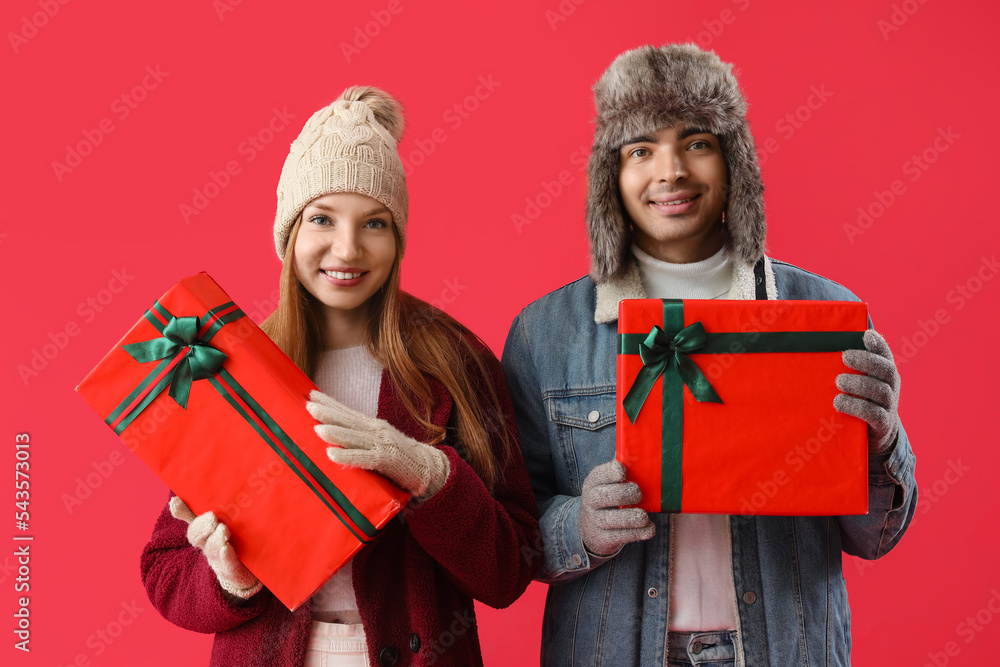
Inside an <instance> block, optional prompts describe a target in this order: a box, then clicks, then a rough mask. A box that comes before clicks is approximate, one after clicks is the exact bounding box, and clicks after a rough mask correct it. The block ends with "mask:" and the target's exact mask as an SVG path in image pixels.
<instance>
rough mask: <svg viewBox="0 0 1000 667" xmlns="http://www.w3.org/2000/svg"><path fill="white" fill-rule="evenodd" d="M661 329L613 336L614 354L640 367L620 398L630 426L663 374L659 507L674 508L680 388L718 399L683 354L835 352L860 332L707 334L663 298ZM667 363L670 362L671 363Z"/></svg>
mask: <svg viewBox="0 0 1000 667" xmlns="http://www.w3.org/2000/svg"><path fill="white" fill-rule="evenodd" d="M662 301H663V327H662V328H661V327H660V326H654V327H653V328H652V329H651V330H650V332H649V333H648V334H630V333H625V334H618V353H619V354H638V355H639V357H640V358H641V359H642V364H643V366H642V368H641V369H640V370H639V373H638V375H637V376H636V379H635V381H634V382H633V383H632V386H631V387H630V388H629V390H628V393H627V394H626V395H625V398H624V399H623V400H622V407H623V408H624V409H625V414H626V415H627V416H628V418H629V420H631V422H632V423H633V424H634V423H635V420H636V417H638V415H639V411H640V409H641V408H642V406H643V404H644V403H645V402H646V398H647V397H648V396H649V392H650V391H651V390H652V388H653V385H654V384H655V383H656V380H657V378H659V377H662V378H663V416H662V423H663V426H662V431H661V441H662V452H663V453H662V457H661V460H660V466H661V470H660V479H661V483H660V485H661V488H660V511H661V512H680V511H681V496H682V491H683V489H682V478H681V464H682V462H683V450H682V447H683V439H684V394H683V391H684V387H685V386H687V387H688V389H690V390H691V394H692V395H693V396H694V397H695V399H696V400H697V401H699V402H710V403H722V399H720V398H719V395H718V394H717V393H716V392H715V389H714V388H713V387H712V385H711V383H709V381H708V378H706V377H705V375H704V374H703V373H702V372H701V369H700V368H698V366H697V364H695V363H694V362H693V361H691V359H689V358H688V357H687V355H688V354H693V353H699V354H724V353H729V354H744V353H760V352H841V351H843V350H863V349H865V344H864V340H863V336H864V332H863V331H776V332H756V331H754V332H724V333H708V332H706V331H705V327H704V326H703V325H702V323H701V322H695V323H694V324H691V325H689V326H684V302H683V301H682V300H680V299H663V300H662ZM671 362H673V363H671Z"/></svg>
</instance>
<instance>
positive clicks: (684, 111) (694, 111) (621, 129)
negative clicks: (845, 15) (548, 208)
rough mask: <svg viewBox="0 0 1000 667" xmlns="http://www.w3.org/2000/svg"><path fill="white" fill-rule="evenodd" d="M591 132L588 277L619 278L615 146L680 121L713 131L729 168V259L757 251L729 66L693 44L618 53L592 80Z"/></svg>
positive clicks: (755, 171) (754, 196)
mask: <svg viewBox="0 0 1000 667" xmlns="http://www.w3.org/2000/svg"><path fill="white" fill-rule="evenodd" d="M594 102H595V105H596V107H597V120H596V123H597V130H596V133H595V135H594V145H593V148H592V150H591V155H590V159H589V161H588V163H587V177H588V192H587V229H588V231H589V234H590V256H591V271H590V275H591V277H592V278H593V279H594V280H595V281H596V282H598V283H601V282H604V281H607V280H609V279H611V278H620V277H621V276H622V275H623V274H624V273H625V271H626V269H627V267H628V263H629V261H628V258H629V253H630V250H629V248H630V245H631V243H632V233H631V231H630V229H629V224H628V223H627V222H626V219H627V214H626V213H625V209H624V206H623V204H622V200H621V194H620V190H619V185H618V179H619V171H620V157H619V150H620V149H621V147H622V146H623V145H624V144H625V142H626V141H628V140H629V139H632V138H634V137H637V136H642V135H648V134H652V133H654V132H656V131H657V130H659V129H662V128H664V127H671V126H673V125H676V124H678V123H684V124H685V125H686V126H687V127H697V128H699V129H702V130H706V131H708V132H711V133H712V134H714V135H716V136H717V137H718V138H719V142H720V145H721V147H722V154H723V158H724V159H725V162H726V168H727V169H728V172H729V188H728V197H727V200H726V208H725V216H726V226H725V228H726V242H727V244H728V246H729V248H730V249H731V251H732V252H733V253H734V255H735V257H736V258H738V259H739V260H742V261H745V262H750V263H752V262H755V261H757V260H758V259H760V257H761V256H762V255H763V254H764V240H765V237H766V235H767V223H766V222H765V219H764V184H763V182H762V181H761V177H760V165H759V164H758V163H757V149H756V146H755V144H754V140H753V136H752V135H751V134H750V126H749V124H748V123H747V119H746V101H745V100H744V98H743V94H742V92H741V91H740V88H739V84H738V82H737V81H736V77H735V75H734V74H733V73H732V65H730V64H728V63H724V62H722V61H721V60H720V59H719V57H718V56H716V55H715V53H713V52H707V51H702V50H701V49H699V48H698V47H697V46H695V45H694V44H669V45H666V46H663V47H660V48H656V47H653V46H643V47H640V48H637V49H634V50H631V51H626V52H625V53H623V54H621V55H620V56H618V57H617V58H615V60H614V62H612V63H611V65H610V66H609V67H608V69H607V70H606V71H605V72H604V74H603V75H602V76H601V78H600V80H599V81H598V82H597V84H596V85H595V86H594Z"/></svg>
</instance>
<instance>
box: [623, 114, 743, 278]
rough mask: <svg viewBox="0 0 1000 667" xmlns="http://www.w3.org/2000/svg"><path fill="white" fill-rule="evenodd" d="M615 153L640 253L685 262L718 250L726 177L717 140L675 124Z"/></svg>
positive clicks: (637, 138)
mask: <svg viewBox="0 0 1000 667" xmlns="http://www.w3.org/2000/svg"><path fill="white" fill-rule="evenodd" d="M619 154H620V166H621V173H620V176H619V179H618V186H619V189H620V192H621V198H622V202H623V203H624V204H625V211H626V212H627V213H628V216H629V218H631V220H632V226H633V233H634V236H633V238H634V240H635V244H636V245H637V246H639V248H640V249H642V250H643V251H645V252H647V253H649V254H650V255H652V256H653V257H656V258H657V259H661V260H663V261H667V262H674V263H689V262H697V261H699V260H702V259H707V258H708V257H711V256H712V255H714V254H715V253H716V252H717V251H718V250H719V249H721V248H722V246H723V244H724V243H725V235H724V233H723V227H722V212H723V210H724V209H725V205H726V190H727V187H728V180H729V174H728V171H727V170H726V162H725V160H724V159H723V157H722V146H721V145H720V144H719V138H718V137H716V136H715V135H714V134H712V133H710V132H705V131H702V130H700V129H698V128H688V127H685V125H684V124H683V123H680V124H678V125H674V126H672V127H665V128H662V129H660V130H657V131H656V132H655V133H653V134H652V135H651V136H641V137H635V138H633V139H631V140H629V141H628V143H626V144H625V145H624V146H622V147H621V150H620V152H619Z"/></svg>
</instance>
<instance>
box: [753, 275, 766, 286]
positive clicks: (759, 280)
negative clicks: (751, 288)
mask: <svg viewBox="0 0 1000 667" xmlns="http://www.w3.org/2000/svg"><path fill="white" fill-rule="evenodd" d="M754 282H755V283H757V284H758V285H760V284H761V283H762V282H764V279H763V278H761V277H760V276H757V279H756V280H755V281H754Z"/></svg>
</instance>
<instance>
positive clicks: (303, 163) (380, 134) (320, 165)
mask: <svg viewBox="0 0 1000 667" xmlns="http://www.w3.org/2000/svg"><path fill="white" fill-rule="evenodd" d="M403 128H404V120H403V108H402V107H401V106H400V104H399V102H397V101H396V100H395V98H393V97H392V96H391V95H389V94H388V93H386V92H385V91H383V90H379V89H378V88H374V87H372V86H351V87H350V88H348V89H347V90H345V91H344V92H343V93H341V95H340V97H338V98H337V99H336V100H334V102H333V103H332V104H330V105H329V106H326V107H324V108H322V109H320V110H319V111H317V112H316V113H314V114H313V115H312V116H311V117H310V118H309V120H307V121H306V124H305V127H303V128H302V132H301V133H300V134H299V136H298V137H297V138H296V139H295V141H293V142H292V146H291V149H290V150H289V152H288V157H287V158H286V159H285V165H284V167H282V169H281V178H280V179H279V180H278V210H277V213H276V215H275V218H274V246H275V249H276V250H277V251H278V257H280V258H282V259H284V256H285V249H286V246H287V245H288V237H289V235H290V233H291V229H292V225H293V224H294V223H295V220H296V218H298V216H299V213H301V212H302V209H303V208H304V207H305V205H306V204H308V203H309V202H311V201H312V200H313V199H316V198H317V197H322V196H323V195H327V194H331V193H335V192H356V193H359V194H363V195H367V196H369V197H371V198H372V199H374V200H376V201H379V202H381V203H382V204H384V205H385V207H386V208H387V209H389V211H390V212H391V213H392V219H393V222H394V224H395V225H396V229H397V230H398V231H399V238H400V251H401V252H402V251H403V250H405V248H406V221H407V217H408V213H409V197H408V194H407V191H406V174H405V172H404V170H403V163H402V161H401V160H400V159H399V151H398V149H397V144H398V143H399V140H400V139H401V138H402V136H403Z"/></svg>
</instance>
